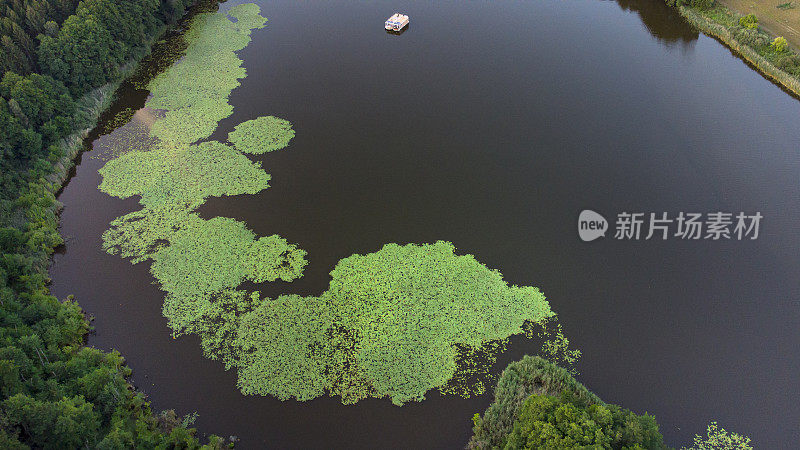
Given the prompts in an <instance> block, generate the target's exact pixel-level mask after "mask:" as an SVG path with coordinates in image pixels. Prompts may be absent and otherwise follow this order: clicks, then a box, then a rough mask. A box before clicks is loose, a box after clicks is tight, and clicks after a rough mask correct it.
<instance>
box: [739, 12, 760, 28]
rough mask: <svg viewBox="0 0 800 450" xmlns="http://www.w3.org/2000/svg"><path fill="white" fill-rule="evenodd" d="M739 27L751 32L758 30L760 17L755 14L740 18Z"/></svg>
mask: <svg viewBox="0 0 800 450" xmlns="http://www.w3.org/2000/svg"><path fill="white" fill-rule="evenodd" d="M739 26H740V27H744V28H750V29H751V30H755V29H758V17H756V15H755V14H748V15H746V16H742V17H739Z"/></svg>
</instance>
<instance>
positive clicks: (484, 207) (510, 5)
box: [51, 0, 800, 448]
mask: <svg viewBox="0 0 800 450" xmlns="http://www.w3.org/2000/svg"><path fill="white" fill-rule="evenodd" d="M260 4H261V7H262V13H263V15H265V16H266V17H268V18H269V19H270V21H269V23H268V25H267V27H266V28H265V29H263V30H260V31H256V32H255V33H254V34H253V42H252V43H251V44H250V46H249V47H247V48H246V49H244V50H243V51H242V52H240V55H241V57H242V59H243V60H244V66H245V67H246V68H247V71H248V77H247V78H246V79H244V80H243V82H242V86H241V87H239V88H237V89H236V90H235V91H234V92H233V94H232V96H231V104H233V105H234V107H235V112H234V114H233V116H232V117H230V118H228V119H225V120H224V121H222V122H221V123H220V127H219V129H218V131H217V133H216V134H215V136H214V138H216V139H224V137H225V135H226V134H227V133H228V132H229V131H230V130H231V129H232V128H233V126H234V125H236V124H238V123H240V122H242V121H245V120H248V119H252V118H255V117H257V116H260V115H276V116H279V117H283V118H286V119H288V120H290V121H291V122H292V123H293V124H294V127H295V130H296V131H297V137H296V138H295V139H294V140H293V141H292V143H291V145H290V146H289V147H288V148H287V149H285V150H283V151H280V152H276V153H274V154H269V155H266V156H263V157H259V158H258V159H259V160H261V161H263V163H264V167H265V168H266V170H267V171H268V172H269V173H271V174H272V183H271V184H272V187H271V188H270V189H268V190H266V191H264V192H262V193H259V194H258V195H250V196H240V197H227V198H217V199H211V200H209V201H208V202H207V203H206V205H205V206H203V208H202V209H201V214H202V215H203V216H204V217H213V216H217V215H223V216H228V217H234V218H236V219H239V220H244V221H245V222H246V223H247V224H248V226H249V227H251V228H252V229H253V230H254V231H255V232H256V233H258V234H259V235H269V234H273V233H277V234H280V235H281V236H283V237H285V238H287V239H288V240H289V241H291V242H296V243H298V244H299V245H300V246H301V247H302V248H304V249H306V250H307V251H308V258H309V260H310V265H309V266H308V268H307V270H306V274H305V276H304V278H302V279H301V280H298V281H296V282H294V283H291V284H287V283H275V284H274V285H271V286H265V287H263V290H264V292H266V293H267V294H268V295H270V296H274V295H277V294H279V293H288V292H296V293H302V294H319V293H320V292H322V291H323V290H324V289H325V288H326V286H327V283H328V279H329V276H328V272H329V271H330V270H331V269H332V268H333V267H334V265H335V264H336V262H337V261H338V260H339V259H341V258H344V257H347V256H349V255H351V254H353V253H366V252H372V251H375V250H378V249H379V248H380V247H381V246H382V245H383V244H385V243H388V242H397V243H407V242H416V243H423V242H432V241H435V240H438V239H445V240H450V241H452V242H453V243H454V244H455V245H456V246H457V247H458V248H459V251H460V252H463V253H473V254H475V256H476V257H477V259H478V260H479V261H481V262H483V263H485V264H487V265H488V266H489V267H492V268H497V269H499V270H500V271H501V272H502V273H503V274H504V276H505V278H506V279H507V280H509V281H510V282H511V283H515V284H520V285H534V286H539V287H540V288H541V289H542V290H543V292H545V294H546V295H547V296H548V298H549V300H550V302H551V305H552V307H553V308H554V310H555V311H557V312H558V313H559V315H560V320H561V323H562V324H563V326H564V331H565V333H566V334H567V335H568V336H569V337H570V339H571V341H572V343H573V344H574V345H575V346H576V347H577V348H579V349H581V350H582V351H583V354H584V356H583V358H582V360H581V361H580V362H579V365H578V369H579V370H580V371H581V373H582V375H581V376H580V377H579V378H580V380H581V381H582V382H583V383H585V384H586V385H587V386H588V387H589V388H590V389H592V390H593V391H594V392H596V393H597V394H598V395H599V396H600V397H601V398H603V399H604V400H606V401H608V402H613V403H618V404H621V405H623V406H625V407H626V408H630V409H632V410H634V411H636V412H639V413H643V412H645V411H649V412H650V413H652V414H655V415H656V417H657V419H658V421H659V422H660V424H661V426H662V431H663V433H664V435H665V437H666V438H667V440H668V442H669V443H670V444H672V445H676V446H679V445H681V444H688V443H690V441H691V436H692V435H693V434H694V433H696V432H704V430H705V426H706V424H707V423H708V422H710V421H711V420H717V421H719V422H720V424H721V425H722V426H724V427H725V428H727V429H729V430H733V431H738V432H740V433H744V434H748V435H750V436H751V437H752V438H753V440H754V443H755V444H757V446H758V447H760V448H788V447H791V446H792V443H795V442H797V441H798V440H799V439H800V428H798V427H799V426H800V425H799V424H800V402H798V401H797V398H798V393H799V392H798V390H799V389H798V387H799V385H798V382H797V375H798V369H800V356H798V354H797V349H798V348H800V334H799V333H798V319H799V317H798V315H799V314H798V312H799V311H800V305H798V300H799V299H800V295H799V294H800V275H799V274H800V258H798V254H800V235H798V232H797V226H798V225H799V224H800V183H798V179H799V178H798V176H799V175H800V149H799V148H798V143H800V101H798V100H796V99H794V98H792V97H790V96H789V95H787V94H786V93H785V92H783V91H782V90H781V89H780V88H778V87H776V86H775V85H773V84H772V83H770V82H768V81H766V80H765V79H763V78H762V77H761V76H760V75H759V74H757V73H756V72H754V71H753V70H751V69H750V68H748V67H747V66H746V65H745V64H744V63H743V62H742V61H741V60H739V59H738V58H736V57H735V56H733V55H732V54H731V53H730V52H729V51H728V50H727V49H725V48H724V47H723V46H722V45H720V44H719V43H718V42H716V41H714V40H713V39H710V38H707V37H705V36H698V35H697V33H696V32H694V31H693V30H692V29H691V28H689V27H688V26H687V25H686V24H684V23H683V22H682V21H681V20H680V18H679V17H677V16H676V15H675V13H674V12H673V11H671V10H669V9H668V8H666V7H665V6H664V5H663V3H662V2H661V1H660V0H649V1H647V0H633V1H631V0H625V1H622V0H620V1H619V2H608V1H597V0H592V1H588V0H587V1H577V0H573V1H569V2H564V1H545V0H539V1H529V2H511V1H506V2H491V3H490V2H464V1H458V2H455V1H437V2H413V1H402V0H401V1H394V2H380V1H379V2H345V1H325V2H296V1H288V0H286V1H270V2H266V1H264V2H260ZM224 7H227V4H226V5H225V6H224ZM395 11H401V12H404V13H407V14H409V15H410V16H411V27H410V29H409V30H408V31H407V32H406V33H404V34H402V35H400V36H394V35H389V34H386V33H384V31H383V29H382V24H383V21H384V20H385V18H386V17H388V16H389V15H391V14H392V13H394V12H395ZM129 94H130V95H129V97H130V98H127V97H125V98H123V101H122V104H123V106H125V103H126V102H128V103H130V104H131V105H133V106H136V107H138V106H140V104H139V105H137V104H136V102H137V101H139V102H141V98H139V100H136V98H137V96H136V95H135V93H129ZM129 106H130V105H129ZM89 155H92V153H87V154H85V155H84V157H83V161H82V163H81V165H80V166H79V167H78V168H77V173H76V176H75V177H74V178H73V179H72V180H71V181H70V182H69V184H68V186H67V187H66V188H65V189H64V191H63V193H62V194H61V196H60V200H61V201H62V202H63V203H64V204H65V209H64V213H63V215H62V227H61V230H62V233H63V234H64V235H65V237H66V238H67V245H66V250H65V252H63V253H62V254H59V255H57V256H56V257H55V262H54V265H53V269H52V272H51V274H52V278H53V286H52V290H53V293H54V294H56V295H58V296H59V297H61V298H64V297H66V296H67V295H68V294H75V296H76V298H77V300H78V301H79V302H80V304H81V305H82V306H83V307H84V308H85V309H86V310H87V311H88V312H89V313H91V314H93V315H94V316H95V317H96V320H95V322H94V326H95V327H96V329H97V331H96V333H95V334H93V335H92V336H90V338H89V344H90V345H93V346H96V347H99V348H103V349H111V348H114V349H118V350H119V351H121V352H122V354H123V355H125V357H126V358H127V360H128V362H129V364H130V366H131V367H132V368H133V369H134V382H135V384H136V385H137V386H138V387H139V388H140V389H141V390H142V391H144V392H145V393H147V394H148V395H149V396H150V398H151V399H152V401H153V405H154V407H155V408H158V409H163V408H176V409H177V410H178V412H179V413H181V414H185V413H188V412H191V411H197V412H198V413H199V415H200V417H199V419H198V421H197V424H196V425H197V426H198V427H199V428H200V430H202V431H203V432H208V433H211V432H214V433H218V434H224V435H237V436H239V437H240V438H241V439H242V442H241V443H240V445H239V447H240V448H258V447H262V446H269V447H297V448H310V447H345V446H346V447H385V448H390V447H397V448H410V447H416V448H423V447H424V448H444V447H449V448H456V447H461V446H463V445H464V443H465V442H466V441H467V440H468V438H469V436H470V434H471V431H470V426H471V423H470V417H471V416H472V414H474V413H475V412H479V411H481V412H482V411H483V410H484V409H485V408H486V406H487V405H488V403H489V402H490V395H484V396H481V397H477V398H472V399H466V400H465V399H461V398H458V397H440V396H439V395H438V394H435V393H433V394H431V395H429V399H428V400H426V401H425V402H423V403H419V404H410V405H407V406H404V407H402V408H398V407H395V406H392V404H391V403H390V402H389V401H388V400H375V399H371V400H365V401H362V402H360V403H358V404H357V405H356V406H343V405H341V404H340V403H339V401H338V400H337V399H332V398H321V399H317V400H314V401H311V402H307V403H297V402H294V401H288V402H283V403H282V402H280V401H278V400H275V399H273V398H262V397H244V396H242V395H241V394H239V392H238V391H237V390H236V387H235V374H234V373H232V372H225V371H224V370H223V367H222V365H221V364H220V363H218V362H214V361H210V360H207V359H205V358H204V357H203V356H202V354H201V349H200V345H199V342H198V341H197V339H195V338H193V337H184V338H180V339H177V340H173V339H172V338H171V337H170V334H169V331H168V329H167V327H166V323H165V319H164V318H163V317H162V316H161V312H160V309H161V304H162V301H163V294H162V292H161V291H159V289H158V288H157V286H155V285H154V284H152V283H153V278H152V277H151V276H150V274H149V273H148V266H147V264H139V265H136V266H132V265H131V264H130V263H129V262H128V261H125V260H122V259H120V258H119V257H117V256H112V255H107V254H105V253H104V252H103V251H102V250H101V248H100V245H101V238H100V236H101V233H102V232H103V231H104V230H105V229H106V228H107V226H108V223H109V222H110V221H111V220H112V219H114V218H115V217H117V216H120V215H122V214H125V213H127V212H129V211H132V210H135V209H138V208H139V207H138V205H137V204H136V200H127V201H121V200H118V199H114V198H112V197H109V196H107V195H105V194H103V193H101V192H99V191H98V190H97V185H98V184H99V182H100V178H99V176H98V174H97V170H98V168H99V167H101V166H102V164H103V162H102V161H100V160H97V159H93V158H89V157H88V156H89ZM585 208H590V209H593V210H596V211H599V212H601V213H603V214H605V215H606V216H607V217H609V218H613V217H614V216H615V215H616V214H617V213H619V212H622V211H628V212H647V213H649V212H659V213H660V212H662V211H668V212H670V213H671V214H676V213H677V212H679V211H687V212H689V211H695V212H703V213H707V212H712V211H728V212H739V211H746V212H749V213H753V212H755V211H760V212H761V213H762V214H763V216H764V219H763V222H762V226H761V236H760V237H759V239H757V240H755V241H749V240H748V241H736V240H732V241H720V242H711V241H681V240H678V239H670V240H667V241H644V240H641V241H618V240H614V239H609V238H606V239H601V240H598V241H595V242H591V243H584V242H582V241H580V240H579V239H578V236H577V233H576V219H577V215H578V213H579V212H580V211H581V210H583V209H585ZM536 347H537V345H535V344H534V343H533V342H531V341H524V340H514V342H513V343H512V345H511V347H510V349H509V351H508V352H507V353H506V354H504V355H503V356H502V357H501V361H500V363H498V366H502V365H504V364H506V363H507V362H509V361H511V360H514V359H518V358H519V357H521V355H523V354H525V353H533V352H535V351H536V350H537V348H536Z"/></svg>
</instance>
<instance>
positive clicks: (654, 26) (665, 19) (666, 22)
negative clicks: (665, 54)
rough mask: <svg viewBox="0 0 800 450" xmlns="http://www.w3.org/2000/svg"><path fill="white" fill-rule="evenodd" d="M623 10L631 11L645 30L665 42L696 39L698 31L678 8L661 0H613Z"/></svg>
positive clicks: (672, 42)
mask: <svg viewBox="0 0 800 450" xmlns="http://www.w3.org/2000/svg"><path fill="white" fill-rule="evenodd" d="M614 1H616V2H617V4H618V5H619V7H620V8H622V10H624V11H633V12H635V13H636V14H637V15H638V16H639V18H640V19H641V20H642V25H644V26H645V28H647V31H648V32H649V33H650V34H651V35H653V37H655V38H657V39H658V40H659V41H661V42H663V43H666V44H683V45H686V44H688V43H690V42H693V41H696V40H697V38H698V36H699V33H698V32H697V30H696V29H695V28H694V27H693V26H691V25H690V24H689V23H688V22H686V21H685V20H684V19H683V18H682V17H681V15H680V14H679V13H678V10H677V9H675V8H671V7H669V6H667V4H666V3H665V2H664V1H663V0H614Z"/></svg>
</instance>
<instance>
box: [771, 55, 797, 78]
mask: <svg viewBox="0 0 800 450" xmlns="http://www.w3.org/2000/svg"><path fill="white" fill-rule="evenodd" d="M776 65H777V66H778V67H779V68H780V69H781V70H783V71H785V72H789V73H795V72H797V71H798V70H799V69H800V55H798V54H796V53H792V54H789V55H785V56H781V57H780V58H778V61H777V63H776Z"/></svg>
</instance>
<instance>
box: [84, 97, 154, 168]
mask: <svg viewBox="0 0 800 450" xmlns="http://www.w3.org/2000/svg"><path fill="white" fill-rule="evenodd" d="M116 117H117V118H119V117H120V116H119V115H118V116H116ZM115 120H116V119H115ZM119 120H120V125H119V126H118V127H116V125H115V128H114V129H113V130H112V131H111V132H109V134H105V135H103V136H100V137H99V138H98V139H97V141H95V142H94V143H93V144H92V152H91V153H90V154H89V155H90V156H91V157H92V158H94V159H100V160H103V161H108V160H111V159H114V158H117V157H119V156H121V155H123V154H125V153H128V152H133V151H146V150H150V149H151V148H153V147H155V145H156V144H157V143H158V139H156V138H154V137H152V136H150V126H151V125H150V124H151V123H152V122H153V121H154V120H155V113H154V112H153V111H152V110H148V109H146V108H145V109H141V110H139V111H138V112H136V113H134V114H133V115H132V116H131V117H130V118H129V119H124V118H120V119H119ZM123 121H125V123H122V122H123Z"/></svg>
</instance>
